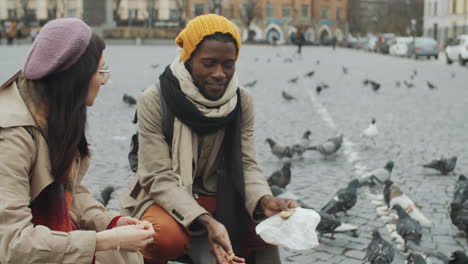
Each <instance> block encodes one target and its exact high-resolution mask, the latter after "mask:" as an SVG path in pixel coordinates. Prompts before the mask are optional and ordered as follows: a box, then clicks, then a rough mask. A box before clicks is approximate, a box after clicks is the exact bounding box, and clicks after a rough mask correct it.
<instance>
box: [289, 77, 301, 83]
mask: <svg viewBox="0 0 468 264" xmlns="http://www.w3.org/2000/svg"><path fill="white" fill-rule="evenodd" d="M298 80H299V77H294V78H291V79H289V80H288V83H293V84H296V83H297V81H298Z"/></svg>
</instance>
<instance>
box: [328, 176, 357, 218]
mask: <svg viewBox="0 0 468 264" xmlns="http://www.w3.org/2000/svg"><path fill="white" fill-rule="evenodd" d="M358 186H359V180H357V179H354V180H352V181H351V182H350V183H349V184H348V186H347V187H346V188H342V189H339V190H338V192H337V193H336V194H335V196H333V198H332V199H331V200H330V201H328V203H327V204H326V205H325V206H324V207H323V208H322V211H323V212H325V213H327V214H332V215H334V216H336V213H338V212H344V214H345V215H347V213H346V212H347V211H348V210H349V209H351V208H352V207H353V206H354V205H355V204H356V202H357V188H358Z"/></svg>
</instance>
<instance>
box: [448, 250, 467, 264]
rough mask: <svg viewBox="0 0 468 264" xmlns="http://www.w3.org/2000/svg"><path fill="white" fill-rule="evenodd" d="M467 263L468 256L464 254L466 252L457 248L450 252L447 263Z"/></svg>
mask: <svg viewBox="0 0 468 264" xmlns="http://www.w3.org/2000/svg"><path fill="white" fill-rule="evenodd" d="M467 263H468V256H466V253H465V252H463V251H461V250H457V251H454V252H452V255H451V256H450V259H449V262H448V264H467Z"/></svg>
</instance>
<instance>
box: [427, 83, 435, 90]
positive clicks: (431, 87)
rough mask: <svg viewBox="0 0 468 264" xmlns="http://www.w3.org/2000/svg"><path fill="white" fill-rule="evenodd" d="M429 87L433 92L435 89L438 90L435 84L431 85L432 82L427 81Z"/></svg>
mask: <svg viewBox="0 0 468 264" xmlns="http://www.w3.org/2000/svg"><path fill="white" fill-rule="evenodd" d="M427 87H429V89H431V90H434V89H436V88H437V87H436V86H435V85H434V84H433V83H431V82H430V81H427Z"/></svg>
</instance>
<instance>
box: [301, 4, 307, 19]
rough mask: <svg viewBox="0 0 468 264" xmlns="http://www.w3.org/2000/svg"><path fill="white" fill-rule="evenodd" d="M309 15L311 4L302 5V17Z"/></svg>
mask: <svg viewBox="0 0 468 264" xmlns="http://www.w3.org/2000/svg"><path fill="white" fill-rule="evenodd" d="M308 16H309V5H302V17H308Z"/></svg>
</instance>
